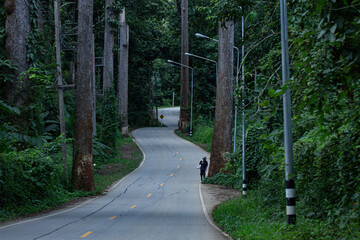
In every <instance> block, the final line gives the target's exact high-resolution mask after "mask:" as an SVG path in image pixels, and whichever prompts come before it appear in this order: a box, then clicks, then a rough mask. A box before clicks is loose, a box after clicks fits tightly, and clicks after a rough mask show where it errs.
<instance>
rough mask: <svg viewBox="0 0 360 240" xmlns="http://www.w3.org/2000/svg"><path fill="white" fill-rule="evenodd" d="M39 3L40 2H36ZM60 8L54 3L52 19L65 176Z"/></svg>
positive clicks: (65, 156) (58, 2) (59, 1)
mask: <svg viewBox="0 0 360 240" xmlns="http://www.w3.org/2000/svg"><path fill="white" fill-rule="evenodd" d="M38 2H39V3H41V1H38ZM60 6H61V0H55V1H54V18H55V43H56V44H55V47H56V64H57V67H56V79H57V84H58V94H59V120H60V135H61V137H62V140H61V154H62V158H63V164H64V169H65V172H66V176H67V174H68V168H67V155H66V141H65V140H66V129H65V105H64V88H62V87H60V85H63V80H62V69H61V50H60V33H61V18H60Z"/></svg>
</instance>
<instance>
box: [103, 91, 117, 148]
mask: <svg viewBox="0 0 360 240" xmlns="http://www.w3.org/2000/svg"><path fill="white" fill-rule="evenodd" d="M99 105H100V106H101V107H102V109H101V114H100V116H101V118H100V119H98V121H99V122H101V126H100V128H99V139H100V142H102V143H104V144H106V145H107V146H109V147H110V149H111V151H114V148H115V145H116V139H117V138H118V137H119V136H120V134H119V130H118V129H119V127H120V118H119V112H118V105H117V99H116V97H115V93H114V91H113V90H112V91H109V92H107V93H105V97H104V99H103V102H101V103H100V104H99ZM98 126H99V125H98Z"/></svg>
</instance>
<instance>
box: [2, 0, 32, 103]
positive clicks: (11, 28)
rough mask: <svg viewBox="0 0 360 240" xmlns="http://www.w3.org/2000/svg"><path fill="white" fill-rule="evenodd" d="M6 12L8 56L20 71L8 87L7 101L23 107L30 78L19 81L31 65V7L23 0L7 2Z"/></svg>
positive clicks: (5, 5)
mask: <svg viewBox="0 0 360 240" xmlns="http://www.w3.org/2000/svg"><path fill="white" fill-rule="evenodd" d="M4 7H5V12H6V23H5V28H6V55H7V57H8V58H9V59H10V60H11V61H12V63H13V64H15V65H16V66H17V67H18V69H17V70H16V71H15V78H14V81H13V82H9V83H8V86H7V96H6V97H7V99H8V101H9V102H12V103H14V105H15V106H21V105H22V104H23V102H24V101H25V99H26V96H27V94H26V91H24V90H25V88H26V86H27V84H28V81H29V79H28V77H27V76H24V78H22V79H19V76H20V74H21V73H22V72H24V71H26V70H28V68H29V63H28V62H27V60H26V54H27V47H26V38H27V36H28V35H29V33H30V29H31V26H30V22H29V5H28V2H27V1H23V0H6V1H5V2H4Z"/></svg>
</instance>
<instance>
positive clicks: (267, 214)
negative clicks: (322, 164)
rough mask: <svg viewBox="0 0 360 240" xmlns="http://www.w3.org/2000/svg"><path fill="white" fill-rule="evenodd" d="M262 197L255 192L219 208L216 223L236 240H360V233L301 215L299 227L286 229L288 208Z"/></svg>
mask: <svg viewBox="0 0 360 240" xmlns="http://www.w3.org/2000/svg"><path fill="white" fill-rule="evenodd" d="M260 195H261V194H259V190H255V191H252V192H249V194H248V196H247V197H246V198H244V197H241V198H237V199H233V200H230V201H227V202H224V203H222V204H220V205H219V206H217V207H216V208H215V210H214V212H213V218H214V221H215V222H216V223H217V225H218V226H219V227H220V228H221V229H223V230H224V231H226V232H227V233H229V234H230V235H231V236H232V237H233V238H234V239H246V240H248V239H251V240H252V239H257V240H262V239H263V240H267V239H279V240H288V239H297V240H311V239H314V240H315V239H316V240H317V239H334V240H335V239H360V231H356V232H352V233H350V232H349V230H348V229H346V228H345V229H343V230H342V231H341V230H340V229H337V228H336V227H334V226H333V225H331V223H330V222H328V221H324V220H323V221H319V220H312V219H308V218H305V217H303V216H302V215H301V214H299V215H298V219H297V222H296V225H287V224H286V216H285V206H284V207H283V209H279V208H276V207H274V206H271V205H269V204H267V203H266V201H264V200H263V199H261V196H260ZM349 229H350V228H349ZM353 229H354V228H353Z"/></svg>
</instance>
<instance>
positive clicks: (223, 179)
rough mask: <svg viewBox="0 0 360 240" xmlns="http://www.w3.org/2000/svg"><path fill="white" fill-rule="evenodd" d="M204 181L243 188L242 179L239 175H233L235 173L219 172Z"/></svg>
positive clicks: (205, 182)
mask: <svg viewBox="0 0 360 240" xmlns="http://www.w3.org/2000/svg"><path fill="white" fill-rule="evenodd" d="M202 183H204V184H218V185H224V186H228V187H232V188H236V189H240V188H241V186H242V185H241V184H242V179H241V177H239V176H236V175H233V174H227V173H222V172H220V173H217V174H215V176H213V177H206V178H205V179H204V180H203V181H202Z"/></svg>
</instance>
